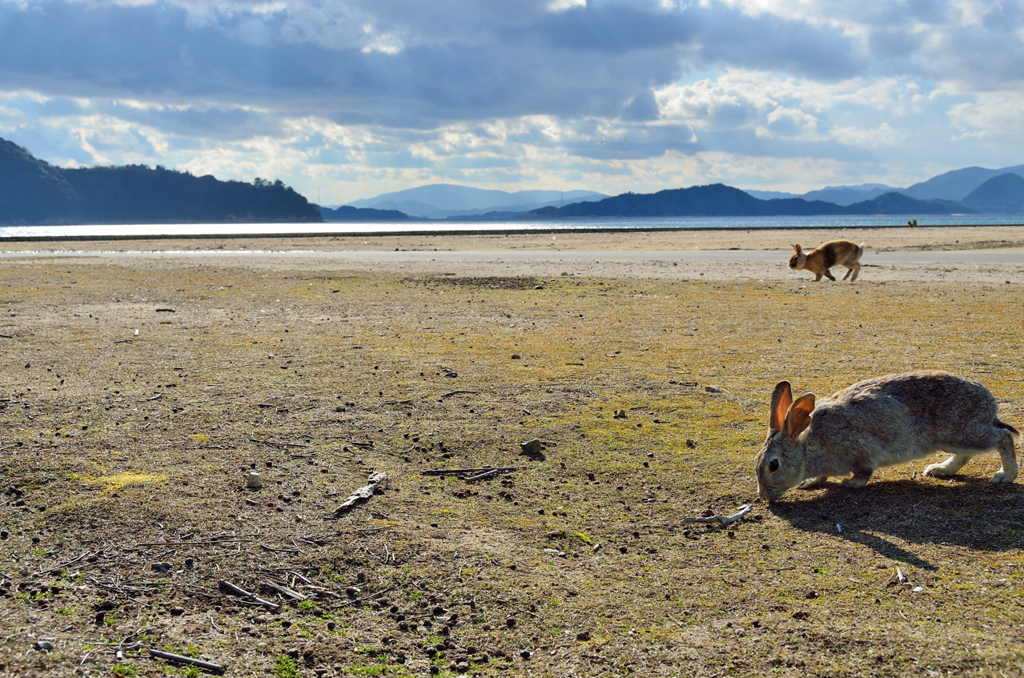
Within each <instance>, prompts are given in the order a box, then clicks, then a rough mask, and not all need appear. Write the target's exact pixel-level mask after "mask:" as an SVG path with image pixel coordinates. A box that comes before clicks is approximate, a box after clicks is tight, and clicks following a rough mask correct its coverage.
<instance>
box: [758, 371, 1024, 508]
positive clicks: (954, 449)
mask: <svg viewBox="0 0 1024 678" xmlns="http://www.w3.org/2000/svg"><path fill="white" fill-rule="evenodd" d="M996 415H997V406H996V400H995V398H994V397H993V396H992V393H991V392H990V391H989V390H988V389H987V388H985V387H984V386H982V385H981V384H979V383H978V382H976V381H970V380H968V379H962V378H960V377H955V376H953V375H951V374H947V373H946V372H938V371H924V372H911V373H909V374H890V375H886V376H884V377H877V378H875V379H868V380H866V381H861V382H858V383H856V384H853V385H852V386H848V387H847V388H845V389H843V390H842V391H839V392H838V393H835V394H833V395H832V397H831V398H827V399H825V400H823V401H822V402H820V403H818V406H817V407H815V404H814V394H813V393H808V394H807V395H804V396H801V397H800V398H798V399H797V400H796V401H795V402H794V401H793V395H792V392H791V390H790V385H789V382H787V381H782V382H779V383H778V385H776V387H775V391H774V392H773V393H772V402H771V418H770V423H769V431H768V438H767V440H765V443H764V447H763V448H762V449H761V451H760V452H758V454H757V456H756V457H755V458H754V468H755V470H756V473H757V493H758V495H759V496H760V497H761V498H762V499H766V500H768V501H776V500H777V499H779V497H781V496H782V495H783V494H784V493H785V492H786V490H789V489H791V488H793V487H796V486H797V485H800V486H801V487H802V488H808V487H813V486H815V485H817V484H819V483H822V482H824V481H825V480H826V479H827V478H828V477H829V476H842V475H846V474H848V473H852V474H853V477H852V478H850V479H849V480H847V481H846V484H847V485H848V486H849V487H863V486H864V485H865V484H866V483H867V482H868V480H869V479H870V478H871V474H872V473H873V472H874V470H875V469H876V468H879V467H880V466H892V465H894V464H902V463H904V462H907V461H913V460H915V459H923V458H924V457H927V456H929V455H930V454H933V453H935V452H946V453H948V454H949V455H950V457H949V459H947V460H945V461H943V462H941V463H938V464H931V465H930V466H927V467H926V468H925V469H924V472H925V474H926V475H930V476H937V477H941V476H951V475H954V474H955V473H956V472H957V471H959V470H960V469H961V468H962V467H963V465H964V464H966V463H967V462H968V461H970V459H971V457H973V456H975V455H978V454H984V453H985V452H990V451H993V450H996V451H998V452H999V456H1000V458H1001V459H1002V463H1003V464H1002V468H1001V469H1000V470H999V471H998V472H997V473H996V474H995V475H994V476H992V482H994V483H1009V482H1013V479H1014V478H1016V477H1017V455H1016V452H1015V450H1014V446H1013V444H1014V441H1015V440H1019V439H1020V434H1019V433H1018V432H1017V429H1015V428H1014V427H1012V426H1010V425H1009V424H1005V423H1003V422H1001V421H999V419H998V418H997V416H996Z"/></svg>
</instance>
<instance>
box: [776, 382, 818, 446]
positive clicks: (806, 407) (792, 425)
mask: <svg viewBox="0 0 1024 678" xmlns="http://www.w3.org/2000/svg"><path fill="white" fill-rule="evenodd" d="M813 411H814V394H813V393H808V394H806V395H802V396H800V397H799V398H797V399H796V402H795V403H793V405H792V406H791V407H790V408H789V412H788V413H787V414H786V421H785V422H784V424H783V431H784V432H785V435H786V437H787V438H789V439H790V440H792V439H793V438H796V437H797V436H798V435H800V434H801V433H803V430H804V429H805V428H807V426H808V425H810V423H811V412H813Z"/></svg>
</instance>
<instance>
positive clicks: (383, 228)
mask: <svg viewBox="0 0 1024 678" xmlns="http://www.w3.org/2000/svg"><path fill="white" fill-rule="evenodd" d="M912 219H916V220H917V225H918V226H1005V225H1024V217H1022V216H1019V215H1018V216H1004V215H953V216H934V215H921V216H915V215H900V216H891V215H890V216H849V215H842V216H807V217H803V216H801V217H636V218H627V217H622V218H582V219H507V220H495V221H470V220H462V219H459V220H409V221H372V222H351V221H348V222H338V221H335V222H324V223H218V224H90V225H81V226H0V242H3V241H4V240H9V241H14V240H106V239H129V238H220V237H235V238H240V237H251V236H258V237H290V236H291V237H299V236H368V235H417V234H418V235H430V234H453V233H473V234H486V233H495V234H499V233H500V234H504V233H531V232H543V233H551V232H595V231H597V232H599V231H650V230H658V231H669V230H713V229H772V228H856V227H861V228H884V227H900V226H907V222H908V221H910V220H912Z"/></svg>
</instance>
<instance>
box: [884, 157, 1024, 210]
mask: <svg viewBox="0 0 1024 678" xmlns="http://www.w3.org/2000/svg"><path fill="white" fill-rule="evenodd" d="M1000 174H1019V175H1021V176H1024V165H1017V166H1016V167H1004V168H1003V169H994V170H993V169H985V168H984V167H966V168H964V169H958V170H953V171H952V172H946V173H945V174H940V175H938V176H935V177H932V178H931V179H929V180H928V181H922V182H921V183H918V184H914V185H913V186H911V187H909V188H904V189H900V192H901V193H905V194H906V195H909V196H910V197H911V198H917V199H918V200H935V199H940V200H953V201H955V202H960V201H961V200H963V199H964V198H966V197H967V194H969V193H970V192H971V191H973V190H974V189H976V188H978V187H979V186H981V185H982V184H983V183H985V182H986V181H988V180H989V179H992V178H993V177H997V176H999V175H1000Z"/></svg>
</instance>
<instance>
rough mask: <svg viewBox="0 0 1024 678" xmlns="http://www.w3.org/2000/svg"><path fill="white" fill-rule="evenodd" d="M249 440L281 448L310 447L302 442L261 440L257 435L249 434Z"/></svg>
mask: <svg viewBox="0 0 1024 678" xmlns="http://www.w3.org/2000/svg"><path fill="white" fill-rule="evenodd" d="M249 440H250V441H251V442H254V443H262V444H264V445H269V446H270V447H277V448H280V449H288V448H290V447H309V445H303V444H302V443H278V442H275V441H273V440H261V439H260V438H257V437H256V436H249Z"/></svg>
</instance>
